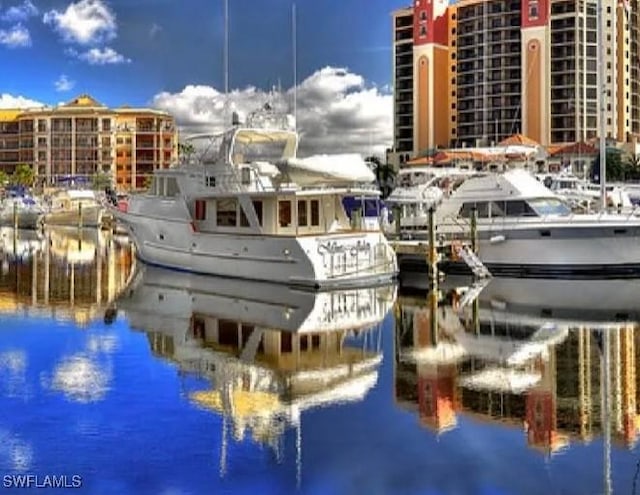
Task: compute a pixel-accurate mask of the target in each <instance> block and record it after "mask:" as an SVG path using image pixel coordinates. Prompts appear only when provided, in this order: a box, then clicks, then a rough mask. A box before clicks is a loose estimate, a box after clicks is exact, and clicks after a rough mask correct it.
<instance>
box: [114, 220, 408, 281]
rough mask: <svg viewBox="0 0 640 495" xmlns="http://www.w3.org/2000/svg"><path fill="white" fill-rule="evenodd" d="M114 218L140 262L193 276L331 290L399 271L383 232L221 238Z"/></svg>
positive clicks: (170, 224) (179, 226)
mask: <svg viewBox="0 0 640 495" xmlns="http://www.w3.org/2000/svg"><path fill="white" fill-rule="evenodd" d="M114 215H116V216H117V218H118V219H119V220H120V221H121V222H122V223H123V224H125V225H126V226H127V229H128V232H129V235H130V237H131V238H132V239H133V241H134V243H135V245H136V255H137V256H138V258H139V259H140V260H142V261H144V262H145V263H147V264H151V265H156V266H161V267H166V268H172V269H177V270H181V271H186V272H191V273H197V274H206V275H216V276H221V277H231V278H240V279H246V280H259V281H269V282H277V283H284V284H288V285H292V286H303V287H310V288H315V289H331V288H348V287H363V286H370V285H372V284H377V283H387V282H389V281H391V280H394V279H395V276H396V275H397V271H398V270H397V264H396V259H395V255H394V253H393V250H392V248H391V247H390V246H389V244H388V242H387V240H386V239H385V237H384V235H383V234H382V233H372V232H362V233H350V234H328V235H325V236H302V237H286V236H262V235H242V234H222V233H210V232H197V231H194V230H193V227H192V225H191V223H189V222H186V221H183V220H172V219H166V218H163V219H159V218H150V217H148V216H143V215H136V214H130V213H122V212H114Z"/></svg>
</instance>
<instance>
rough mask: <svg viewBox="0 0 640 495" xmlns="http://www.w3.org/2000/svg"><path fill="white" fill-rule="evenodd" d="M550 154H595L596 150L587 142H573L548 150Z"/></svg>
mask: <svg viewBox="0 0 640 495" xmlns="http://www.w3.org/2000/svg"><path fill="white" fill-rule="evenodd" d="M549 154H550V155H551V156H561V155H597V154H598V150H597V149H596V148H595V147H594V146H592V145H590V144H588V143H573V144H567V145H566V146H560V147H557V148H556V149H554V150H553V151H552V150H549Z"/></svg>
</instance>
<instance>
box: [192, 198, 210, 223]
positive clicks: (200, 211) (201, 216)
mask: <svg viewBox="0 0 640 495" xmlns="http://www.w3.org/2000/svg"><path fill="white" fill-rule="evenodd" d="M206 218H207V203H206V201H204V200H203V199H197V200H196V203H195V219H196V220H205V219H206Z"/></svg>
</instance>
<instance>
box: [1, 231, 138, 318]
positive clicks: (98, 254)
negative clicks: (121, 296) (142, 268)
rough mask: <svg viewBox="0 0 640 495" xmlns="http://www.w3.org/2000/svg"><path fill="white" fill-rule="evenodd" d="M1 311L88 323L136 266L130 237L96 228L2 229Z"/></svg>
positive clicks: (100, 310) (124, 284)
mask: <svg viewBox="0 0 640 495" xmlns="http://www.w3.org/2000/svg"><path fill="white" fill-rule="evenodd" d="M0 264H1V270H0V312H1V313H5V314H8V313H12V314H13V313H22V314H26V315H41V316H51V317H53V318H55V319H67V320H69V319H70V320H73V321H74V322H76V323H77V324H80V325H86V324H87V323H88V322H89V321H91V320H93V319H95V318H96V317H102V316H103V315H104V307H105V306H107V305H108V304H109V303H110V302H112V301H113V300H114V299H115V297H116V296H117V294H118V293H119V292H120V290H122V289H123V288H124V287H125V286H126V284H127V282H128V280H129V278H130V275H131V271H132V269H133V247H132V245H131V244H130V243H129V242H128V240H127V239H126V238H121V237H118V236H114V235H112V234H111V233H110V232H107V231H100V230H96V229H75V228H51V229H47V230H45V231H44V232H38V231H25V230H14V229H12V228H7V227H3V228H0Z"/></svg>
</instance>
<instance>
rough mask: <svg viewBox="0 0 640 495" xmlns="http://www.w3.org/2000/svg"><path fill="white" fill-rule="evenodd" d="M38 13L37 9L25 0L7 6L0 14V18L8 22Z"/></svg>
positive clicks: (23, 19)
mask: <svg viewBox="0 0 640 495" xmlns="http://www.w3.org/2000/svg"><path fill="white" fill-rule="evenodd" d="M37 15H38V9H37V7H36V6H35V5H33V3H31V2H30V1H29V0H25V1H24V2H22V3H21V4H20V5H14V6H12V7H9V8H8V9H7V10H6V11H5V12H4V14H2V15H0V19H2V20H3V21H8V22H19V21H26V20H27V19H29V18H30V17H34V16H37Z"/></svg>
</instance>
